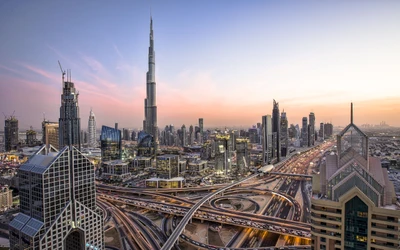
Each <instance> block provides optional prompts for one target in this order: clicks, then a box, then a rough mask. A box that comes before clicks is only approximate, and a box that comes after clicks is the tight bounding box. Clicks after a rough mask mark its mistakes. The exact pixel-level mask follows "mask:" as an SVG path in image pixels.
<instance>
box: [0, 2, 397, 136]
mask: <svg viewBox="0 0 400 250" xmlns="http://www.w3.org/2000/svg"><path fill="white" fill-rule="evenodd" d="M399 13H400V1H389V0H388V1H368V0H358V1H356V0H350V1H340V0H338V1H294V0H293V1H286V0H282V1H268V0H261V1H257V0H252V1H244V0H236V1H231V0H219V1H212V0H193V1H183V0H177V1H174V0H168V1H165V0H159V1H156V0H153V1H149V0H147V1H144V0H137V1H132V0H126V1H124V0H119V1H106V0H99V1H53V0H46V1H45V0H37V1H11V0H4V1H0V34H1V39H0V111H1V112H3V113H4V114H5V115H7V116H8V115H11V114H12V113H13V112H14V111H15V116H16V118H17V119H18V120H19V126H20V128H21V129H24V128H29V126H32V127H33V128H34V129H40V127H41V121H42V120H43V117H45V118H46V119H48V120H50V121H58V118H59V113H60V111H59V108H60V105H61V97H60V95H61V92H62V88H61V86H62V85H61V71H60V68H59V65H58V62H57V61H60V62H61V65H62V67H63V68H64V69H71V71H72V81H73V82H74V83H75V86H76V88H77V90H78V91H79V106H80V118H81V127H82V128H86V127H87V123H88V117H89V112H90V109H92V110H93V112H94V113H95V115H96V120H97V127H98V128H99V127H100V126H101V125H108V126H113V125H114V123H115V122H118V123H119V127H125V128H137V129H140V128H141V126H142V124H143V117H144V98H145V96H146V72H147V68H148V64H147V63H148V61H147V60H148V58H147V55H148V46H149V25H150V15H151V16H152V18H153V28H154V39H155V45H154V46H155V52H156V82H157V106H158V126H159V127H160V128H161V129H162V128H163V127H165V125H167V124H174V125H175V126H176V127H180V126H182V124H185V125H186V126H190V125H191V124H192V125H196V124H198V118H200V117H202V118H204V126H205V127H206V128H207V127H213V126H220V127H222V126H228V127H229V126H240V127H243V128H248V127H251V126H252V125H254V124H256V123H257V122H261V117H262V116H263V115H267V114H272V104H273V99H275V100H276V101H277V102H279V107H280V111H283V110H284V111H285V112H286V113H287V117H288V120H289V123H293V124H301V119H302V117H304V116H308V114H309V113H310V112H314V113H315V116H316V123H317V124H318V123H320V122H332V123H333V124H334V125H335V126H336V125H341V126H344V125H347V124H348V123H349V121H350V117H349V116H350V102H353V103H354V115H355V117H354V122H355V123H356V124H357V125H362V124H365V123H371V124H378V123H379V122H381V121H385V122H386V123H388V124H389V125H393V126H400V15H399Z"/></svg>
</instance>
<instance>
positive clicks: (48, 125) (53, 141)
mask: <svg viewBox="0 0 400 250" xmlns="http://www.w3.org/2000/svg"><path fill="white" fill-rule="evenodd" d="M42 126H43V128H42V130H43V139H44V141H43V143H44V144H46V148H47V149H49V148H50V145H52V146H53V147H54V148H57V149H58V148H59V146H58V142H59V141H60V140H59V139H58V137H59V132H58V122H49V121H43V123H42Z"/></svg>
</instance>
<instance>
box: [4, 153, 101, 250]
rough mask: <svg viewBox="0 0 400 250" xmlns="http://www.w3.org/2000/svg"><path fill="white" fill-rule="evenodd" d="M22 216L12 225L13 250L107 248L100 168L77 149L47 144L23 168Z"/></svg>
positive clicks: (21, 168) (21, 173)
mask: <svg viewBox="0 0 400 250" xmlns="http://www.w3.org/2000/svg"><path fill="white" fill-rule="evenodd" d="M18 175H19V176H20V189H19V194H20V213H19V214H18V215H17V216H16V217H15V218H14V219H13V220H12V221H11V222H10V224H9V226H10V227H9V229H10V249H12V250H14V249H15V250H22V249H32V250H54V249H60V250H72V249H87V250H96V249H97V250H100V249H104V248H105V246H104V232H103V218H102V214H101V212H100V211H98V210H97V208H96V189H95V182H94V166H93V165H92V163H91V162H90V161H89V160H88V159H87V158H86V157H85V156H83V155H82V154H81V152H80V151H79V150H78V149H77V148H75V147H73V146H69V147H68V146H66V147H64V148H63V149H62V150H61V151H57V150H56V149H54V148H53V147H50V150H47V149H46V147H45V146H42V147H41V148H40V149H39V151H38V152H36V154H35V155H34V156H33V157H31V158H30V159H29V160H28V161H27V162H26V163H25V164H23V165H22V166H21V167H20V169H19V173H18Z"/></svg>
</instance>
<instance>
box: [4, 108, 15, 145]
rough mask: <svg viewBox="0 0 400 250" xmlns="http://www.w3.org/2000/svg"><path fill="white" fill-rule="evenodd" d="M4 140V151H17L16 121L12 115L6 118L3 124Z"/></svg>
mask: <svg viewBox="0 0 400 250" xmlns="http://www.w3.org/2000/svg"><path fill="white" fill-rule="evenodd" d="M4 123H5V124H4V140H5V145H4V146H5V150H6V152H7V151H11V150H15V149H17V145H18V120H17V119H16V118H15V116H14V115H11V116H10V117H8V118H6V120H5V122H4Z"/></svg>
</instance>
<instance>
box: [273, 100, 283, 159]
mask: <svg viewBox="0 0 400 250" xmlns="http://www.w3.org/2000/svg"><path fill="white" fill-rule="evenodd" d="M272 137H273V138H272V140H273V145H272V148H273V150H272V157H273V158H276V160H277V162H279V161H280V160H281V116H280V113H279V103H278V102H276V101H275V100H274V102H273V109H272Z"/></svg>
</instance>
